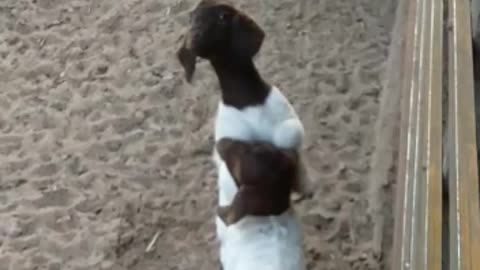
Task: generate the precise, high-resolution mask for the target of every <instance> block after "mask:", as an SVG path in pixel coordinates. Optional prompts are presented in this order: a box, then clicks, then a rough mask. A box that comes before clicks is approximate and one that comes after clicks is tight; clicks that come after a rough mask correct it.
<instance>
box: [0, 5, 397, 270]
mask: <svg viewBox="0 0 480 270" xmlns="http://www.w3.org/2000/svg"><path fill="white" fill-rule="evenodd" d="M392 1H393V0H392ZM392 1H386V0H336V1H328V0H305V1H292V0H264V1H253V0H248V1H247V0H239V1H236V3H237V5H239V6H240V7H241V8H243V9H244V10H246V11H247V12H248V13H249V14H251V15H252V17H254V18H255V19H256V20H257V21H258V22H259V24H260V25H261V26H262V27H263V28H264V29H265V31H266V33H267V37H266V40H265V44H264V46H263V48H262V50H261V52H260V54H259V56H258V58H257V59H256V62H257V63H258V66H259V69H260V72H261V73H262V75H263V76H264V77H265V78H266V79H267V80H268V81H270V82H271V83H273V84H274V85H276V86H278V87H279V88H280V89H281V90H282V91H283V92H284V93H285V94H286V95H287V97H288V98H289V99H290V101H291V102H292V103H293V105H294V107H295V109H296V110H297V112H298V113H299V116H300V118H301V119H302V121H303V122H304V124H305V128H306V132H307V139H306V143H305V149H306V151H307V157H308V162H309V164H310V165H311V173H312V175H313V177H314V179H315V180H316V181H317V183H318V188H317V191H316V194H315V197H314V198H313V199H312V200H308V201H304V202H302V203H300V204H297V205H295V208H296V209H297V210H298V213H299V216H300V217H301V221H302V223H303V224H304V229H305V236H306V237H305V238H306V239H305V250H306V254H307V259H308V266H309V268H308V269H316V270H327V269H332V270H333V269H341V270H349V269H361V270H366V269H380V267H381V265H382V261H383V260H382V258H381V257H380V256H377V255H378V254H375V252H374V251H375V246H378V245H379V243H376V241H378V240H375V239H376V238H375V237H374V233H373V231H374V228H378V226H375V224H374V223H375V220H376V219H375V218H373V217H372V216H371V212H370V211H368V209H369V208H372V205H369V201H370V202H371V201H376V203H380V204H382V205H383V202H382V201H381V200H380V201H379V200H369V199H370V198H372V196H373V197H375V196H376V195H375V194H377V193H378V192H380V191H379V189H380V188H382V185H381V184H380V183H378V182H376V181H372V180H371V179H372V178H370V177H369V175H370V172H371V170H370V159H371V156H372V153H373V152H374V150H375V148H374V140H375V123H376V120H377V115H378V111H379V99H380V96H381V94H382V89H383V78H384V77H385V74H384V73H383V71H384V70H385V69H386V60H387V52H388V48H389V44H390V38H391V36H390V33H391V29H392V26H393V20H394V17H395V16H394V13H395V5H394V3H392ZM194 3H195V1H193V0H188V1H182V0H180V1H178V0H163V1H159V0H146V1H138V0H104V1H93V0H82V1H80V0H78V1H71V0H53V1H52V0H33V1H32V0H28V1H27V0H3V1H1V3H0V25H1V27H0V58H1V61H0V81H1V89H0V220H1V222H0V269H1V270H4V269H5V270H24V269H25V270H26V269H48V270H55V269H62V270H66V269H75V270H80V269H89V270H90V269H115V270H117V269H119V270H121V269H128V270H140V269H141V270H149V269H162V270H170V269H171V270H173V269H179V270H188V269H196V270H207V269H208V270H211V269H218V267H219V266H218V252H217V249H216V248H217V247H216V245H215V242H214V237H215V235H214V223H213V216H214V210H215V205H216V192H215V191H216V182H215V171H214V167H213V163H212V162H211V159H210V153H211V149H212V127H213V123H212V117H213V116H214V113H215V108H216V103H217V101H218V98H219V91H218V90H217V83H216V79H215V77H214V75H213V73H212V71H211V69H210V68H209V67H208V66H207V65H206V63H202V64H200V66H198V72H197V73H196V75H195V78H194V84H193V86H190V85H187V84H186V83H185V82H184V81H183V71H182V70H181V67H180V65H179V64H178V62H177V61H176V59H175V58H174V52H175V50H176V48H177V45H178V43H177V39H178V36H179V34H180V31H181V30H182V27H183V26H185V24H186V22H187V12H188V10H189V9H190V8H191V7H192V6H193V4H194ZM301 3H304V6H302V4H301ZM389 199H390V198H389ZM387 205H388V203H387ZM374 208H375V207H374ZM385 214H386V215H387V219H386V221H387V222H385V224H390V225H391V222H388V220H389V219H391V216H390V215H391V211H386V213H385ZM377 225H378V224H377ZM385 226H387V225H385ZM157 232H158V234H157ZM155 234H157V236H158V240H157V241H156V243H155V245H154V246H153V248H152V250H151V251H150V252H146V251H145V250H146V247H147V245H148V244H149V242H150V241H151V239H152V238H153V237H154V235H155ZM384 241H385V242H387V243H386V244H382V247H383V245H386V246H388V241H391V240H390V239H384Z"/></svg>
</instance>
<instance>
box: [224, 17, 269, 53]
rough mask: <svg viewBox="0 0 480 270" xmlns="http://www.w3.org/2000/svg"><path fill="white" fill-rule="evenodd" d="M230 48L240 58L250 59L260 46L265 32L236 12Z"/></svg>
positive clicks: (252, 21)
mask: <svg viewBox="0 0 480 270" xmlns="http://www.w3.org/2000/svg"><path fill="white" fill-rule="evenodd" d="M232 26H233V27H232V48H233V51H234V52H235V53H237V54H238V55H239V56H241V57H246V58H252V57H253V56H255V54H257V52H258V51H259V50H260V47H261V46H262V43H263V39H264V38H265V32H264V31H263V30H262V28H260V26H258V24H257V23H256V22H255V21H254V20H253V19H251V18H250V17H248V16H247V15H245V14H244V13H241V12H238V13H237V14H236V15H235V17H234V18H233V25H232Z"/></svg>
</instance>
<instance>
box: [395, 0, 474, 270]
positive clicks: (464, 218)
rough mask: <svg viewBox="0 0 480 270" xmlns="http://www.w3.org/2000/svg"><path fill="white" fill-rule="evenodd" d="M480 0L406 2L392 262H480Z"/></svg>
mask: <svg viewBox="0 0 480 270" xmlns="http://www.w3.org/2000/svg"><path fill="white" fill-rule="evenodd" d="M479 3H480V0H472V1H470V0H409V3H408V5H409V7H408V15H407V21H406V26H405V29H406V31H405V35H406V37H405V42H406V44H405V46H404V50H403V52H402V54H403V57H404V63H403V65H402V68H403V70H402V72H403V73H402V74H403V76H402V82H401V83H402V86H401V89H400V90H401V91H402V101H401V112H402V115H401V135H400V136H401V142H400V151H399V166H398V176H397V183H398V185H397V193H396V202H395V203H396V209H395V232H394V250H393V256H392V269H394V270H400V269H402V270H403V269H405V270H407V269H408V270H430V269H432V270H433V269H438V270H440V269H450V270H457V269H459V270H460V269H461V270H473V269H480V209H479V200H480V197H479V185H478V168H477V164H478V158H477V143H476V141H477V139H476V134H475V132H476V126H475V122H476V120H475V92H474V88H475V83H474V61H473V58H474V57H473V54H474V53H473V50H472V44H473V42H472V40H473V36H475V33H477V32H478V29H477V25H478V22H477V21H478V20H479V19H478V12H479V11H480V9H479V8H480V4H479ZM475 9H476V11H475ZM476 57H477V58H478V57H480V56H479V55H476ZM478 70H480V69H477V71H478ZM475 77H477V78H478V77H480V74H476V75H475ZM478 87H480V86H479V85H477V88H478ZM477 98H478V97H477ZM442 112H446V113H442ZM444 130H445V131H444ZM442 159H444V163H443V173H444V175H443V177H442ZM442 180H443V184H442Z"/></svg>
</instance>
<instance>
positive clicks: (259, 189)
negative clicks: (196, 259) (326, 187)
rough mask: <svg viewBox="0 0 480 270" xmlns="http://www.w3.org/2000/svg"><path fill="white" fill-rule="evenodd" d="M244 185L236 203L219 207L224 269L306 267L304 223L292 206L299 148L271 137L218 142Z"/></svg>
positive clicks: (296, 269) (240, 185) (297, 269)
mask: <svg viewBox="0 0 480 270" xmlns="http://www.w3.org/2000/svg"><path fill="white" fill-rule="evenodd" d="M216 148H217V151H218V153H219V155H220V157H221V158H222V159H223V160H225V163H226V164H227V167H228V169H229V171H230V172H231V174H232V176H233V179H234V180H235V183H236V185H237V187H238V192H237V194H236V195H235V198H234V199H233V202H232V204H231V205H228V206H221V207H219V208H218V216H219V217H220V219H222V220H223V221H224V223H225V224H226V225H228V227H226V229H225V231H224V232H223V235H222V241H221V244H220V261H221V263H222V267H223V269H224V270H250V269H262V270H270V269H271V270H303V269H305V263H304V257H303V249H302V242H303V236H302V233H301V227H300V224H299V222H298V221H297V218H296V216H295V213H294V211H293V209H292V208H291V206H290V193H291V192H292V189H293V187H294V186H295V181H297V178H296V170H297V165H298V153H297V151H295V150H286V149H280V148H277V147H275V146H274V145H272V144H270V143H262V142H245V141H241V140H235V139H227V138H224V139H220V140H219V141H218V143H217V145H216Z"/></svg>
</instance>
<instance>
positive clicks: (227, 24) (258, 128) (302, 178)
mask: <svg viewBox="0 0 480 270" xmlns="http://www.w3.org/2000/svg"><path fill="white" fill-rule="evenodd" d="M190 16H191V17H190V26H189V29H188V30H187V32H186V34H185V35H184V37H183V42H182V46H181V48H180V49H179V51H178V52H177V56H178V59H179V60H180V63H181V64H182V66H183V67H184V69H185V74H186V79H187V81H188V82H191V81H192V79H193V75H194V72H195V64H196V59H197V57H200V58H203V59H206V60H208V61H209V62H210V64H211V66H212V67H213V69H214V70H215V73H216V75H217V78H218V80H219V83H220V89H221V101H220V102H219V104H218V109H217V114H216V119H215V142H218V141H219V140H220V139H222V138H233V139H239V140H244V141H264V142H270V143H273V144H274V145H275V146H276V147H279V148H283V149H295V150H297V151H298V152H299V154H300V158H299V159H300V161H299V164H300V165H299V170H298V173H297V178H298V179H299V181H297V183H298V185H296V186H295V191H296V192H297V193H298V194H300V195H301V196H303V197H307V196H310V195H311V194H312V191H313V187H312V182H311V179H310V177H309V174H308V172H307V166H306V164H305V161H304V159H303V158H302V155H301V147H302V141H303V139H304V127H303V124H302V122H301V121H300V119H299V118H298V116H297V114H296V112H295V110H294V108H293V107H292V105H291V104H290V102H289V101H288V100H287V98H286V97H285V96H284V95H283V94H282V92H281V91H280V90H279V89H278V88H277V87H275V86H272V85H270V84H268V83H267V82H266V81H265V80H264V79H263V78H262V77H261V76H260V74H259V72H258V70H257V68H256V67H255V64H254V62H253V57H254V56H255V55H256V54H257V52H258V51H259V50H260V48H261V45H262V43H263V40H264V37H265V33H264V31H263V30H262V29H261V28H260V27H259V26H258V25H257V23H255V21H253V20H252V19H251V18H250V17H248V16H247V15H246V14H244V13H242V12H241V11H239V10H237V9H236V8H235V7H233V5H232V4H231V3H230V2H228V1H222V0H202V1H200V3H199V4H198V5H197V6H196V7H195V8H194V9H193V11H192V12H191V14H190ZM213 156H214V161H215V164H216V166H217V168H218V192H219V194H218V197H219V205H220V206H227V205H230V204H231V203H232V201H233V199H234V197H235V194H236V193H237V190H238V189H237V186H236V185H235V181H234V180H233V178H232V176H231V174H230V172H229V170H228V168H227V166H226V165H225V161H224V160H222V158H221V157H220V156H219V154H218V152H217V151H216V150H214V155H213ZM216 223H217V235H218V237H219V239H220V241H221V240H222V234H223V233H222V231H224V230H225V229H226V227H225V226H226V225H225V224H224V223H223V222H222V221H221V220H220V219H219V218H218V217H217V222H216Z"/></svg>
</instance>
